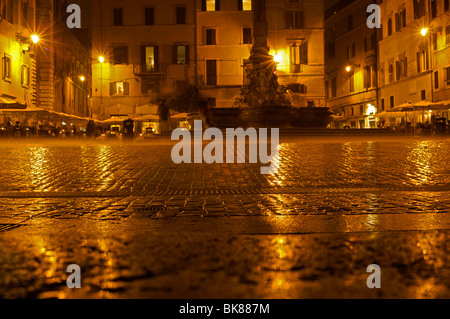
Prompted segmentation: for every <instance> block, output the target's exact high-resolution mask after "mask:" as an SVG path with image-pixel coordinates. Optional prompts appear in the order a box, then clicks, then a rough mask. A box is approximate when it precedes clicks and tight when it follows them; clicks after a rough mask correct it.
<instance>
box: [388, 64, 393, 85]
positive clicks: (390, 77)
mask: <svg viewBox="0 0 450 319" xmlns="http://www.w3.org/2000/svg"><path fill="white" fill-rule="evenodd" d="M388 72H389V83H392V82H394V64H392V63H391V64H389V70H388Z"/></svg>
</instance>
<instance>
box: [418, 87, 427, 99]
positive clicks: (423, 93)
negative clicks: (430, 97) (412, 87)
mask: <svg viewBox="0 0 450 319" xmlns="http://www.w3.org/2000/svg"><path fill="white" fill-rule="evenodd" d="M426 96H427V94H426V91H425V90H422V91H420V99H421V100H422V101H424V100H425V99H426Z"/></svg>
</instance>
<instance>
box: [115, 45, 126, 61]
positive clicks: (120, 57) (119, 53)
mask: <svg viewBox="0 0 450 319" xmlns="http://www.w3.org/2000/svg"><path fill="white" fill-rule="evenodd" d="M112 55H113V64H128V46H126V45H122V46H114V47H112Z"/></svg>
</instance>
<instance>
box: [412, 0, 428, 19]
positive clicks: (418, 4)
mask: <svg viewBox="0 0 450 319" xmlns="http://www.w3.org/2000/svg"><path fill="white" fill-rule="evenodd" d="M413 1H414V19H420V18H422V17H423V16H424V15H425V0H413Z"/></svg>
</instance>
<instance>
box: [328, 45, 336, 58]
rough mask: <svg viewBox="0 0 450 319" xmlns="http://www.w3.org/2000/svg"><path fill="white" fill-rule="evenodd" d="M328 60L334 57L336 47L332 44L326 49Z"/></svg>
mask: <svg viewBox="0 0 450 319" xmlns="http://www.w3.org/2000/svg"><path fill="white" fill-rule="evenodd" d="M327 54H328V58H334V57H335V56H336V45H335V43H334V41H333V42H330V43H328V47H327Z"/></svg>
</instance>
